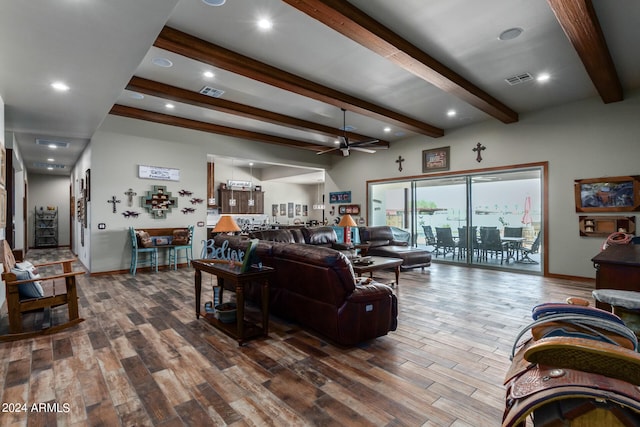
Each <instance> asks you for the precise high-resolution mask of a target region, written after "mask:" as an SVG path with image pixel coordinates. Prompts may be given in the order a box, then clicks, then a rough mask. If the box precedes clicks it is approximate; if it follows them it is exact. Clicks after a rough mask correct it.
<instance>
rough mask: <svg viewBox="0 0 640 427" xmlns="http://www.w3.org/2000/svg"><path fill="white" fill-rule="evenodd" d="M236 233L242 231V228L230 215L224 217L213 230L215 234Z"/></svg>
mask: <svg viewBox="0 0 640 427" xmlns="http://www.w3.org/2000/svg"><path fill="white" fill-rule="evenodd" d="M236 231H241V230H240V227H238V224H236V222H235V221H234V220H233V218H232V217H231V216H229V215H222V216H221V217H220V219H219V220H218V222H217V223H216V226H215V227H214V228H213V233H234V232H236Z"/></svg>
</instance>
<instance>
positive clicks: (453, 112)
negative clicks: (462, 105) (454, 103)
mask: <svg viewBox="0 0 640 427" xmlns="http://www.w3.org/2000/svg"><path fill="white" fill-rule="evenodd" d="M456 114H458V113H456V110H449V111H447V116H448V117H455V115H456Z"/></svg>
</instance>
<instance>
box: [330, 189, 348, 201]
mask: <svg viewBox="0 0 640 427" xmlns="http://www.w3.org/2000/svg"><path fill="white" fill-rule="evenodd" d="M329 203H351V191H337V192H334V193H329Z"/></svg>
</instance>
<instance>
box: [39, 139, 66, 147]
mask: <svg viewBox="0 0 640 427" xmlns="http://www.w3.org/2000/svg"><path fill="white" fill-rule="evenodd" d="M36 144H38V145H44V146H46V147H56V148H67V147H69V143H68V142H66V141H54V140H52V139H40V138H37V139H36Z"/></svg>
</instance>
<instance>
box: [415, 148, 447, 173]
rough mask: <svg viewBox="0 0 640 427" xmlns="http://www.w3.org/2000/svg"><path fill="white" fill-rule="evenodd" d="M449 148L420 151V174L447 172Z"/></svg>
mask: <svg viewBox="0 0 640 427" xmlns="http://www.w3.org/2000/svg"><path fill="white" fill-rule="evenodd" d="M449 153H450V151H449V147H440V148H434V149H431V150H423V151H422V172H435V171H447V170H449V163H450V158H449Z"/></svg>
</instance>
